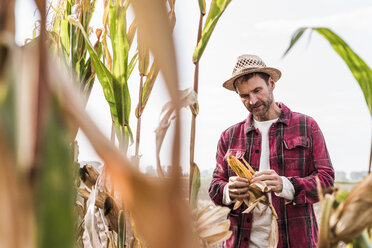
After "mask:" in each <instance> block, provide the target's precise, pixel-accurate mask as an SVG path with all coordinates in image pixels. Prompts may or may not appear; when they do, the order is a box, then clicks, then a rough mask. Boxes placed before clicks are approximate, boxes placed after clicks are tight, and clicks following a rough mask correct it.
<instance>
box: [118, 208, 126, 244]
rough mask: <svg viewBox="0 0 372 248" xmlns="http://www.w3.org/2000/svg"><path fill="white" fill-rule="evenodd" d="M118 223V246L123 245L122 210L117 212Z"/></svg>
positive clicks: (123, 219) (123, 225) (123, 216)
mask: <svg viewBox="0 0 372 248" xmlns="http://www.w3.org/2000/svg"><path fill="white" fill-rule="evenodd" d="M118 221H119V225H118V229H119V230H118V248H124V247H125V213H124V211H123V210H120V212H119V220H118Z"/></svg>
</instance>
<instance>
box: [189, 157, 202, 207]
mask: <svg viewBox="0 0 372 248" xmlns="http://www.w3.org/2000/svg"><path fill="white" fill-rule="evenodd" d="M199 192H200V170H199V167H198V166H197V165H196V164H194V171H193V176H192V183H191V193H190V205H191V208H192V209H195V208H197V207H198V198H199Z"/></svg>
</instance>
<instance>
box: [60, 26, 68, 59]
mask: <svg viewBox="0 0 372 248" xmlns="http://www.w3.org/2000/svg"><path fill="white" fill-rule="evenodd" d="M69 26H70V25H69V23H68V21H67V20H66V19H64V20H61V29H60V32H59V41H60V45H61V48H62V49H61V50H62V54H63V57H64V59H65V61H66V62H67V61H69V52H70V35H69Z"/></svg>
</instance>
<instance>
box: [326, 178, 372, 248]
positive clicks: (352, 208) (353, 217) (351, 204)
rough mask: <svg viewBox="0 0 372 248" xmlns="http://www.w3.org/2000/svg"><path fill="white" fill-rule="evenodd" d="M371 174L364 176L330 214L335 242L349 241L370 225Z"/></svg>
mask: <svg viewBox="0 0 372 248" xmlns="http://www.w3.org/2000/svg"><path fill="white" fill-rule="evenodd" d="M371 191H372V175H369V176H367V177H366V178H364V179H363V180H362V181H361V182H360V183H359V184H358V185H357V186H355V188H354V189H353V190H352V191H351V192H350V194H349V195H348V197H347V198H346V200H345V201H344V202H342V203H341V205H340V206H339V207H338V208H337V209H336V211H335V212H334V213H333V214H332V215H331V217H330V221H329V227H330V230H331V234H330V235H331V239H332V240H333V241H335V242H338V241H344V242H350V241H352V240H353V239H354V238H356V237H358V236H359V235H360V234H361V233H362V232H363V230H365V229H366V228H368V227H371V226H372V208H371V206H372V195H371Z"/></svg>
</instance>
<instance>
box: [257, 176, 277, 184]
mask: <svg viewBox="0 0 372 248" xmlns="http://www.w3.org/2000/svg"><path fill="white" fill-rule="evenodd" d="M275 178H276V176H274V175H261V176H255V177H254V178H253V179H252V183H254V182H257V181H262V182H263V181H268V180H275Z"/></svg>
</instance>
